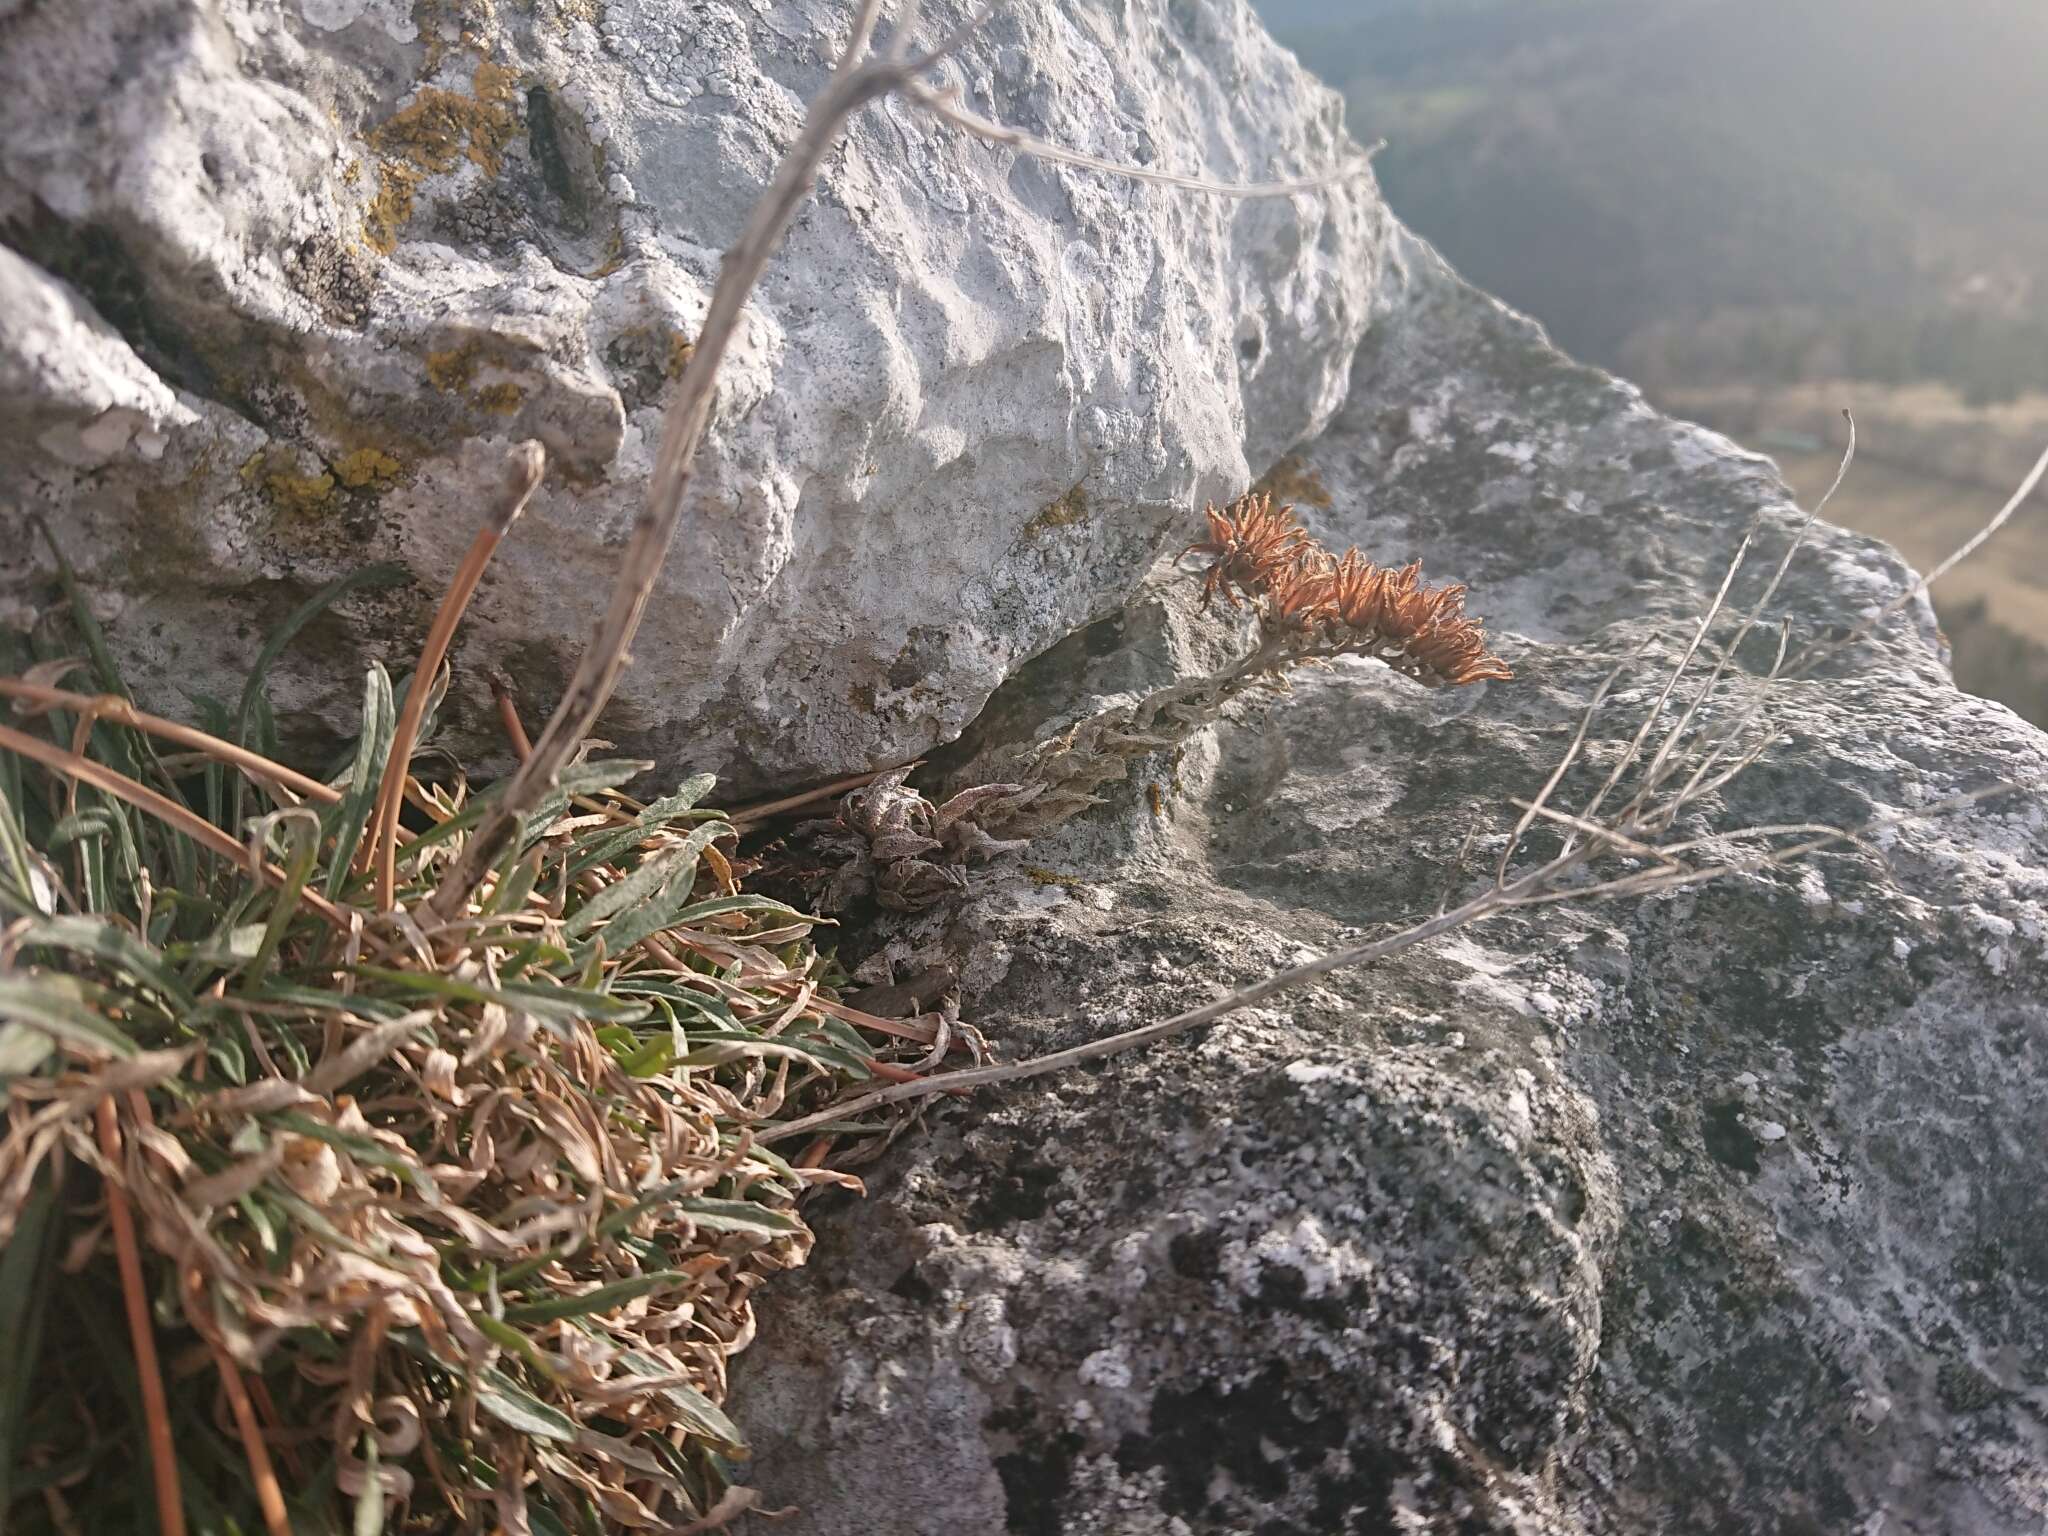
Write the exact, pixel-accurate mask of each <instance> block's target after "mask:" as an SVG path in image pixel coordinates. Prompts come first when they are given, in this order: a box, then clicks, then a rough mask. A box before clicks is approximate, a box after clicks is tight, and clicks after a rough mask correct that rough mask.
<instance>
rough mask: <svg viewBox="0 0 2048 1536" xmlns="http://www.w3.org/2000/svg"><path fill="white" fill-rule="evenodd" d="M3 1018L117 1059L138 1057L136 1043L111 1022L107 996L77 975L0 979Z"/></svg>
mask: <svg viewBox="0 0 2048 1536" xmlns="http://www.w3.org/2000/svg"><path fill="white" fill-rule="evenodd" d="M0 1019H9V1020H12V1021H13V1022H15V1023H17V1024H26V1025H27V1026H29V1027H30V1028H31V1029H40V1030H42V1031H43V1032H44V1033H45V1034H48V1035H53V1036H55V1037H56V1038H57V1039H59V1040H68V1041H70V1042H71V1043H72V1044H74V1045H83V1046H87V1047H90V1048H92V1049H96V1050H102V1051H111V1052H113V1053H114V1054H115V1055H116V1056H133V1055H134V1054H135V1042H134V1041H133V1040H131V1039H130V1038H129V1037H128V1036H127V1035H125V1034H123V1033H122V1032H121V1030H119V1029H118V1028H116V1027H115V1026H114V1025H113V1024H112V1023H110V1022H108V1019H107V1016H106V993H105V992H104V991H103V990H102V989H100V988H99V987H96V986H93V985H92V984H91V983H90V982H84V981H80V980H79V979H78V978H77V977H75V976H51V975H47V974H32V975H21V974H16V975H12V976H0Z"/></svg>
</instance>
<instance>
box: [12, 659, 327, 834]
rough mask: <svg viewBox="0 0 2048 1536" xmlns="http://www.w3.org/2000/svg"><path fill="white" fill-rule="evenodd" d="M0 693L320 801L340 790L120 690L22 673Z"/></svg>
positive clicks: (324, 800)
mask: <svg viewBox="0 0 2048 1536" xmlns="http://www.w3.org/2000/svg"><path fill="white" fill-rule="evenodd" d="M0 698H8V699H15V700H18V701H20V702H21V703H23V704H29V705H33V706H35V708H36V709H38V710H46V709H62V710H68V711H70V712H71V713H72V714H75V715H77V716H79V717H80V718H81V719H87V720H105V721H107V722H109V723H110V724H113V725H122V726H126V727H127V728H128V729H129V730H131V731H141V732H142V733H143V734H144V735H146V736H154V737H157V738H158V739H159V740H161V741H169V742H174V743H176V744H177V745H178V746H181V747H184V748H186V749H187V750H189V751H193V752H201V753H204V754H205V755H206V756H208V757H211V758H213V759H214V760H215V761H217V762H221V763H225V764H227V765H228V766H230V767H232V768H238V769H240V770H241V771H242V772H243V773H246V774H247V775H249V777H250V778H252V779H258V780H262V781H264V782H267V783H271V784H276V785H278V786H280V787H281V788H284V789H287V790H290V791H291V792H292V793H293V794H295V795H299V796H301V797H302V798H304V799H307V800H316V801H318V802H319V803H320V804H322V805H333V804H335V803H337V802H338V801H339V800H340V799H341V792H340V791H339V790H336V789H332V788H330V787H329V786H327V785H325V784H322V783H321V782H320V781H319V780H318V779H309V778H307V777H306V776H305V775H304V774H303V773H300V772H299V771H298V770H297V769H295V768H287V767H285V765H284V764H283V763H275V762H272V761H271V760H270V759H269V758H267V757H265V756H264V755H263V754H262V753H260V752H251V751H250V750H249V749H248V748H247V747H238V746H236V745H235V744H234V743H233V742H231V741H222V740H221V739H220V738H219V737H218V736H213V735H209V734H208V733H207V732H205V731H202V730H199V729H197V728H196V727H193V726H189V725H180V724H179V723H178V722H177V721H175V720H166V719H164V718H162V717H161V716H159V715H152V714H147V713H145V712H144V711H142V710H139V709H137V708H136V707H135V706H134V705H133V704H131V703H129V702H128V701H127V700H126V699H124V698H122V697H121V696H120V695H119V694H118V693H101V694H85V693H71V692H69V691H67V690H66V689H63V688H50V687H45V686H44V685H43V684H41V683H32V682H29V681H28V680H27V679H26V678H19V677H0Z"/></svg>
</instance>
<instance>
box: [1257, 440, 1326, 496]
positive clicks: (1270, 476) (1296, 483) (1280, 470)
mask: <svg viewBox="0 0 2048 1536" xmlns="http://www.w3.org/2000/svg"><path fill="white" fill-rule="evenodd" d="M1252 489H1253V490H1254V491H1255V492H1258V493H1259V494H1261V495H1265V496H1271V497H1272V498H1273V499H1274V500H1275V501H1278V502H1283V503H1286V504H1288V505H1292V506H1305V507H1327V506H1329V505H1330V504H1331V502H1332V500H1333V498H1332V497H1331V495H1330V488H1329V487H1328V486H1326V485H1324V484H1323V477H1322V476H1321V475H1319V474H1317V473H1316V469H1315V466H1314V465H1313V464H1311V463H1309V461H1308V460H1307V459H1304V458H1303V457H1302V456H1301V455H1300V454H1298V453H1290V454H1288V455H1287V457H1285V458H1284V459H1282V460H1281V461H1280V462H1279V463H1278V464H1275V465H1274V466H1273V467H1272V468H1271V469H1269V470H1267V471H1266V472H1265V473H1264V474H1263V475H1261V476H1259V480H1258V484H1256V485H1254V486H1253V487H1252Z"/></svg>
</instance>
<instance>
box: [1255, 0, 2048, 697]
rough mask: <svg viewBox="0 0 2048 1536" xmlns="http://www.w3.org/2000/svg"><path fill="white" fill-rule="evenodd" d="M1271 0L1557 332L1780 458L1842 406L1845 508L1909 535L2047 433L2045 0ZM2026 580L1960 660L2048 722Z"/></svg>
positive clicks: (1969, 614) (1437, 213) (2033, 556)
mask: <svg viewBox="0 0 2048 1536" xmlns="http://www.w3.org/2000/svg"><path fill="white" fill-rule="evenodd" d="M1257 3H1258V4H1259V7H1260V10H1261V12H1262V13H1263V14H1264V16H1265V18H1266V20H1267V24H1268V25H1269V26H1270V27H1271V28H1272V30H1273V32H1274V33H1275V35H1276V36H1278V37H1279V38H1280V39H1281V41H1282V42H1285V43H1287V44H1288V45H1290V46H1291V47H1293V48H1294V49H1295V50H1296V51H1297V52H1298V53H1299V54H1300V55H1301V56H1302V57H1303V58H1304V59H1305V60H1307V61H1308V62H1309V63H1310V65H1311V67H1312V68H1314V69H1315V71H1316V72H1317V73H1318V74H1319V75H1321V76H1322V77H1323V78H1324V79H1325V80H1328V81H1329V82H1330V83H1331V84H1333V85H1335V86H1338V87H1339V88H1340V89H1342V90H1343V91H1344V93H1345V95H1346V97H1347V98H1348V101H1349V104H1350V119H1351V125H1352V131H1353V133H1354V134H1355V135H1356V136H1357V137H1358V138H1359V139H1361V140H1364V141H1370V140H1372V139H1374V138H1378V137H1384V138H1386V139H1387V140H1388V147H1387V149H1386V150H1385V152H1384V153H1383V154H1382V155H1381V157H1380V161H1379V167H1380V177H1381V181H1382V184H1383V185H1384V186H1385V188H1386V192H1387V197H1388V201H1389V202H1390V203H1391V204H1392V205H1393V207H1394V209H1395V211H1396V212H1398V213H1399V214H1400V215H1401V216H1402V218H1403V219H1404V220H1406V222H1407V223H1408V224H1409V225H1410V226H1411V227H1413V228H1414V229H1416V230H1417V231H1419V232H1420V233H1421V234H1423V235H1424V236H1426V237H1427V238H1428V239H1430V240H1431V241H1432V242H1434V243H1435V244H1436V245H1437V246H1438V248H1439V249H1441V250H1442V251H1443V252H1444V254H1445V255H1446V256H1447V257H1448V258H1449V259H1450V260H1451V261H1452V263H1453V264H1454V265H1456V266H1457V267H1458V269H1459V270H1460V271H1461V272H1463V273H1464V274H1465V275H1466V276H1467V277H1469V278H1471V279H1472V280H1473V281H1474V282H1476V283H1478V284H1480V285H1481V286H1483V287H1485V288H1487V289H1489V290H1491V291H1492V292H1494V293H1496V294H1499V295H1500V296H1501V297H1502V298H1504V299H1506V300H1507V301H1508V302H1509V303H1511V304H1513V305H1515V306H1516V307H1517V308H1519V309H1522V310H1525V311H1527V312H1528V313H1530V314H1532V315H1534V316H1536V317H1537V318H1538V319H1540V320H1542V321H1543V322H1544V324H1545V325H1546V326H1547V327H1548V328H1549V330H1550V331H1551V333H1552V335H1554V336H1555V337H1556V338H1557V339H1558V341H1559V342H1560V343H1561V344H1563V345H1564V346H1565V347H1566V348H1567V349H1569V350H1570V351H1572V352H1574V353H1576V354H1577V355H1579V356H1581V357H1583V358H1586V359H1587V360H1589V361H1593V362H1597V363H1601V364H1603V365H1605V366H1607V367H1609V368H1611V369H1613V370H1615V371H1617V372H1619V373H1622V374H1624V375H1626V376H1627V377H1629V378H1632V379H1634V380H1635V381H1636V382H1637V383H1639V384H1641V385H1642V386H1643V387H1644V388H1645V389H1646V390H1647V391H1648V392H1649V393H1650V394H1651V395H1652V397H1653V398H1656V399H1657V400H1658V401H1659V402H1660V403H1661V404H1664V405H1666V406H1667V407H1668V408H1671V409H1673V410H1676V411H1678V412H1680V413H1682V414H1686V415H1690V416H1693V417H1695V418H1697V419H1701V420H1705V421H1707V422H1709V423H1710V424H1712V425H1715V426H1717V427H1720V428H1722V429H1723V430H1726V431H1729V432H1731V433H1732V434H1733V435H1735V436H1737V437H1739V438H1742V439H1744V440H1745V441H1748V442H1751V443H1752V444H1754V445H1755V446H1758V447H1761V448H1764V449H1766V450H1784V451H1785V452H1786V453H1787V455H1788V457H1796V456H1797V455H1798V453H1799V451H1800V450H1802V449H1804V450H1811V449H1813V448H1816V447H1819V446H1820V445H1821V442H1822V441H1833V440H1834V438H1835V437H1837V436H1838V434H1836V433H1834V432H1833V431H1832V425H1831V424H1832V423H1833V421H1834V420H1835V411H1836V408H1837V407H1838V406H1840V405H1844V404H1847V405H1853V406H1855V407H1856V408H1857V411H1858V419H1859V422H1860V423H1861V425H1862V427H1863V430H1864V441H1865V448H1866V459H1867V463H1868V464H1869V465H1871V466H1874V470H1873V469H1866V470H1865V471H1862V472H1859V474H1858V476H1857V477H1856V479H1854V480H1852V481H1851V492H1850V493H1849V494H1847V495H1845V497H1844V499H1843V500H1841V501H1838V502H1837V503H1836V505H1835V507H1834V508H1833V509H1832V510H1833V513H1834V515H1835V516H1836V518H1837V520H1838V521H1841V522H1844V523H1848V524H1849V525H1851V526H1857V527H1862V528H1864V529H1866V531H1869V532H1873V533H1877V534H1879V535H1880V536H1883V537H1886V538H1890V539H1891V540H1892V541H1893V542H1894V543H1897V544H1899V545H1900V547H1901V548H1903V549H1906V550H1907V552H1908V553H1909V554H1910V555H1912V556H1913V557H1914V558H1916V559H1926V558H1928V556H1926V555H1925V554H1924V553H1923V552H1922V550H1921V549H1920V548H1918V547H1916V546H1919V545H1924V544H1926V543H1927V542H1928V539H1929V537H1930V536H1934V535H1936V534H1938V533H1940V532H1945V531H1946V529H1947V527H1948V526H1949V524H1951V523H1952V522H1956V521H1958V520H1959V519H1960V518H1961V517H1962V516H1964V515H1965V512H1966V510H1967V509H1969V508H1973V507H1974V506H1975V505H1976V504H1977V503H1978V502H1979V501H1981V500H1982V497H1981V496H1980V495H1978V494H1977V493H1978V491H1979V490H1989V489H1994V488H1996V489H2008V490H2009V489H2010V486H2011V483H2012V481H2011V478H2010V477H2011V473H2012V472H2011V465H2012V464H2013V463H2014V462H2015V461H2018V462H2020V463H2021V464H2022V465H2024V463H2026V462H2030V461H2031V459H2032V457H2033V455H2034V454H2035V453H2036V452H2038V451H2039V448H2040V446H2041V440H2040V438H2039V436H2038V433H2039V430H2040V428H2041V425H2042V423H2043V422H2048V173H2044V167H2048V105H2044V104H2043V99H2042V88H2041V85H2040V81H2039V77H2040V71H2041V67H2042V64H2043V63H2044V62H2048V0H1940V3H1932V0H1257ZM1873 474H1875V477H1876V479H1875V482H1873V478H1872V476H1873ZM1795 478H1799V477H1795ZM1991 504H1992V505H1993V506H1994V507H1995V505H1996V499H1995V498H1994V499H1993V501H1992V503H1991ZM1933 505H1938V506H1939V507H1940V508H1941V509H1943V512H1942V515H1940V516H1916V515H1915V514H1914V513H1913V512H1912V511H1911V510H1909V509H1911V508H1913V507H1915V506H1919V507H1928V506H1933ZM2034 517H2035V520H2036V521H2039V522H2042V523H2044V524H2048V516H2044V515H2043V514H2042V513H2039V512H2036V513H2035V514H2034ZM2036 537H2037V538H2038V539H2039V540H2040V543H2041V549H2040V550H2039V551H2033V552H2029V551H2027V550H2025V549H2023V550H2022V551H2021V555H2022V558H2021V559H2020V561H2019V562H2018V563H2019V564H2020V565H2022V566H2024V567H2026V568H2027V569H2028V570H2029V571H2031V570H2032V569H2033V568H2034V567H2036V566H2037V565H2041V564H2048V534H2044V535H2039V536H2036ZM1936 553H1937V554H1938V553H1939V551H1936ZM1994 558H1996V557H1995V556H1994ZM2041 580H2042V584H2041V585H2034V584H2031V583H2017V584H2016V583H2010V582H2007V583H2002V584H2001V585H2000V590H1999V591H1997V592H1991V591H1979V590H1973V591H1971V592H1970V593H1969V600H1964V599H1962V598H1960V597H1955V598H1951V599H1949V600H1948V601H1947V602H1946V604H1944V605H1943V616H1944V621H1945V622H1946V623H1947V624H1948V625H1949V627H1950V629H1951V631H1952V633H1955V632H1958V630H1959V629H1960V628H1961V627H1962V626H1965V625H1973V626H1981V625H1990V626H1992V627H1994V628H2002V629H2003V630H2004V631H2006V633H2003V634H2001V635H1998V636H1993V637H1990V639H1989V640H1988V641H1987V642H1986V643H1982V644H1980V643H1978V642H1979V640H1981V639H1983V637H1978V636H1971V637H1969V639H1970V643H1969V644H1968V645H1966V644H1965V643H1964V637H1962V636H1961V635H1960V634H1959V636H1958V640H1957V653H1958V654H1957V665H1958V670H1959V676H1962V677H1963V681H1964V683H1965V686H1973V687H1976V688H1978V690H1979V691H1983V692H1989V693H1996V694H1997V695H1998V696H2000V697H2004V698H2006V700H2007V701H2008V702H2010V703H2012V704H2013V705H2014V706H2015V707H2016V708H2020V709H2022V710H2023V711H2024V712H2027V713H2030V714H2033V715H2034V716H2035V718H2036V719H2037V720H2041V721H2042V723H2048V649H2043V647H2048V571H2043V572H2042V577H2041ZM1978 599H1981V601H1977V600H1978ZM2028 646H2032V647H2033V648H2034V649H2033V651H2031V652H2030V651H2029V650H2028V649H2027V647H2028ZM1979 653H1982V654H1995V655H1997V656H1998V657H2000V658H2001V660H2000V663H1999V667H1998V669H1997V670H1998V673H1999V677H2000V678H2002V679H2006V680H2005V681H1994V680H1992V679H1991V678H1990V677H1989V676H1988V675H1979V676H1975V677H1972V676H1964V675H1963V674H1964V673H1965V672H1966V671H1967V670H1968V666H1967V665H1966V661H1967V656H1968V655H1974V654H1979ZM2015 655H2017V656H2019V657H2020V661H2019V662H2018V663H2015V662H2014V661H2013V657H2014V656H2015ZM2030 655H2036V656H2038V659H2039V661H2040V667H2039V675H2038V676H2032V675H2031V674H2028V667H2029V665H2031V663H2029V662H2028V661H2027V660H2026V658H2027V657H2028V656H2030ZM1970 665H1974V664H1970ZM2015 666H2017V670H2018V672H2019V673H2020V674H2028V675H2027V680H2026V681H2025V683H2024V684H2023V685H2015V684H2013V683H2012V682H2011V681H2010V678H2011V676H2012V675H2014V672H2015Z"/></svg>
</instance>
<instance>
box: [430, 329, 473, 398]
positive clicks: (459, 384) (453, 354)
mask: <svg viewBox="0 0 2048 1536" xmlns="http://www.w3.org/2000/svg"><path fill="white" fill-rule="evenodd" d="M476 364H477V356H476V343H475V342H473V341H465V342H464V343H463V344H462V345H461V346H459V347H447V348H444V349H443V350H441V351H439V352H429V353H428V354H427V382H428V383H429V384H432V385H433V386H434V388H436V389H440V390H446V391H447V392H448V393H449V394H451V395H452V394H455V393H458V392H459V391H461V390H465V389H467V388H469V381H470V380H471V379H473V378H475V377H476Z"/></svg>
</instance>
